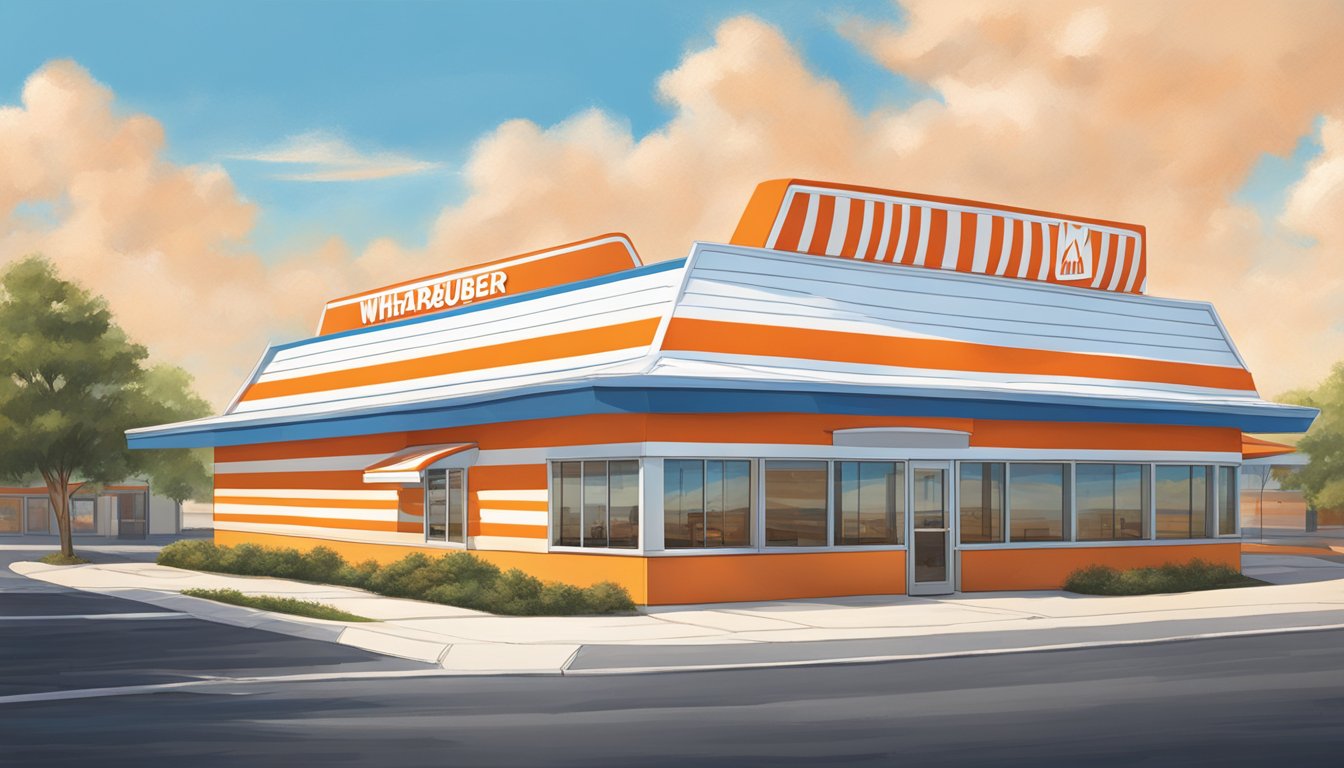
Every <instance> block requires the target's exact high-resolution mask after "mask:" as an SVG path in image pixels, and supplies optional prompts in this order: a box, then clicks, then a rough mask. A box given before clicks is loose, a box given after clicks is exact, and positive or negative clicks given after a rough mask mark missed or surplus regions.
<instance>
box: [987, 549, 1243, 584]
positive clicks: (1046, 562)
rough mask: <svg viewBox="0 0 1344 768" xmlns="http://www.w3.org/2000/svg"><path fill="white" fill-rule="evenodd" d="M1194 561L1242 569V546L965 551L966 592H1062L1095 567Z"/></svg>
mask: <svg viewBox="0 0 1344 768" xmlns="http://www.w3.org/2000/svg"><path fill="white" fill-rule="evenodd" d="M1195 558H1199V559H1201V560H1204V561H1205V562H1210V563H1217V564H1220V565H1226V566H1229V567H1231V568H1235V569H1237V570H1238V571H1240V570H1241V542H1239V541H1232V542H1229V543H1227V544H1190V545H1174V546H1152V545H1149V546H1142V545H1136V546H1129V547H1058V548H1050V547H1038V548H1033V549H982V550H972V549H963V550H962V551H961V588H962V590H964V591H966V592H984V591H995V590H1011V589H1059V588H1060V587H1061V586H1063V585H1064V580H1065V579H1067V578H1068V577H1069V574H1070V573H1073V572H1074V571H1076V570H1078V569H1079V568H1085V567H1087V566H1090V565H1108V566H1110V567H1112V568H1116V569H1120V570H1125V569H1129V568H1151V567H1155V566H1160V565H1165V564H1167V563H1186V562H1189V561H1190V560H1193V559H1195Z"/></svg>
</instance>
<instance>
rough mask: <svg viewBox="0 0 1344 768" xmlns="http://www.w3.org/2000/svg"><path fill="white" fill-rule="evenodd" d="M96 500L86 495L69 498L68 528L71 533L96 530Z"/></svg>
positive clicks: (94, 531)
mask: <svg viewBox="0 0 1344 768" xmlns="http://www.w3.org/2000/svg"><path fill="white" fill-rule="evenodd" d="M97 501H98V500H97V499H93V498H89V497H87V496H85V497H83V498H78V497H77V498H73V499H70V530H71V532H72V533H97V532H98V517H97V512H98V503H97Z"/></svg>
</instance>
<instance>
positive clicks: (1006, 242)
mask: <svg viewBox="0 0 1344 768" xmlns="http://www.w3.org/2000/svg"><path fill="white" fill-rule="evenodd" d="M1013 228H1014V227H1013V221H1012V219H1004V221H1003V244H1002V245H1000V246H999V266H998V267H997V268H996V269H995V270H994V274H996V275H1004V274H1007V273H1008V259H1009V256H1010V254H1012V252H1013Z"/></svg>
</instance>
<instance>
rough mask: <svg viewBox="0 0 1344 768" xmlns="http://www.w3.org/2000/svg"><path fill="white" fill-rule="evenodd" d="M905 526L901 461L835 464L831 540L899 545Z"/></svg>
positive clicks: (837, 542) (903, 481)
mask: <svg viewBox="0 0 1344 768" xmlns="http://www.w3.org/2000/svg"><path fill="white" fill-rule="evenodd" d="M904 529H905V464H903V463H901V462H894V461H837V462H836V463H835V543H836V544H849V545H853V544H900V543H901V541H902V539H903V535H902V534H903V532H904Z"/></svg>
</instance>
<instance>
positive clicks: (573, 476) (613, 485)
mask: <svg viewBox="0 0 1344 768" xmlns="http://www.w3.org/2000/svg"><path fill="white" fill-rule="evenodd" d="M551 517H552V520H553V526H552V529H553V534H554V535H553V536H552V541H553V542H554V543H555V544H556V545H557V546H561V547H601V548H608V547H610V548H617V549H634V548H636V547H638V546H639V462H638V461H636V460H633V459H632V460H625V461H557V462H554V463H552V464H551Z"/></svg>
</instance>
